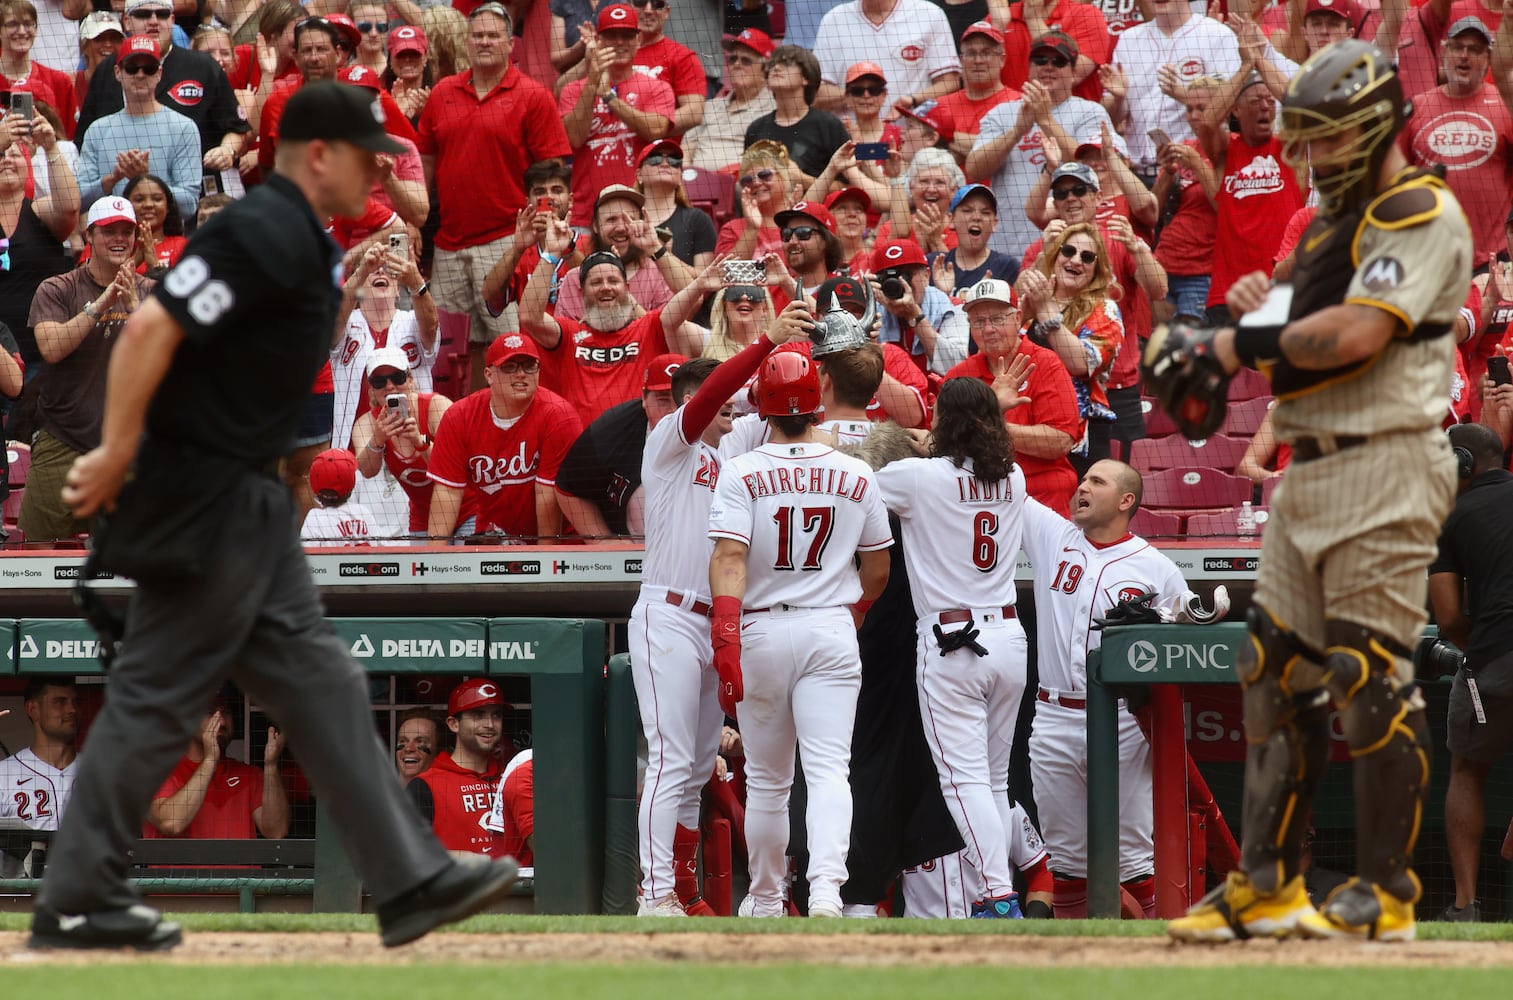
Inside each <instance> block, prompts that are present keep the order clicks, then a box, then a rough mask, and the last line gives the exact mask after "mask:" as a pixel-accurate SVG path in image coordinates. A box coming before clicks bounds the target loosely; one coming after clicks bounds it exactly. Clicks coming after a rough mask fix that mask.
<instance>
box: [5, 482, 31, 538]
mask: <svg viewBox="0 0 1513 1000" xmlns="http://www.w3.org/2000/svg"><path fill="white" fill-rule="evenodd" d="M24 493H26V487H25V486H12V487H11V492H10V496H8V497H6V498H5V504H4V507H3V508H0V510H3V511H4V514H3V516H0V522H3V523H4V524H5V527H6V528H7V529H9V528H11V527H12V526H13V525H15V523H16V522H17V521H18V520H19V519H20V517H21V497H22V495H23V494H24Z"/></svg>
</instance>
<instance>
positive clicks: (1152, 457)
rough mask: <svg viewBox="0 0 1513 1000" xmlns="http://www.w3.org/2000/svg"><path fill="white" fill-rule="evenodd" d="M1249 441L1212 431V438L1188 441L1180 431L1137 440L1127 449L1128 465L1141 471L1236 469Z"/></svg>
mask: <svg viewBox="0 0 1513 1000" xmlns="http://www.w3.org/2000/svg"><path fill="white" fill-rule="evenodd" d="M1249 446H1250V442H1249V441H1245V440H1242V439H1240V438H1232V437H1226V436H1225V435H1223V434H1215V435H1214V436H1213V437H1211V438H1205V439H1200V440H1197V441H1189V440H1188V439H1187V438H1184V437H1182V435H1180V434H1168V435H1167V436H1166V437H1162V438H1146V439H1145V440H1143V441H1136V442H1135V444H1134V446H1133V447H1132V448H1131V449H1130V465H1133V466H1134V467H1135V468H1136V469H1138V470H1140V472H1141V473H1147V472H1155V471H1157V470H1159V469H1178V468H1208V469H1222V470H1223V471H1225V472H1233V471H1235V466H1237V465H1239V464H1240V459H1242V458H1244V457H1245V449H1246V448H1248V447H1249Z"/></svg>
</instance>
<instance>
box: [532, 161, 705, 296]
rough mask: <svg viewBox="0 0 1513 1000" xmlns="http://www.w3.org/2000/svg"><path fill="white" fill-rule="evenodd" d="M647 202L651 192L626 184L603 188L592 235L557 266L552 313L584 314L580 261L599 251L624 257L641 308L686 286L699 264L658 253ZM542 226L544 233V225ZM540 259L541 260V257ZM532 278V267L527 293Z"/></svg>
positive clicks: (632, 292) (577, 244)
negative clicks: (555, 297) (554, 310)
mask: <svg viewBox="0 0 1513 1000" xmlns="http://www.w3.org/2000/svg"><path fill="white" fill-rule="evenodd" d="M648 148H650V147H648ZM569 199H571V195H569ZM645 206H646V196H645V195H643V194H642V193H641V192H640V191H637V190H636V189H635V188H630V187H626V186H625V185H624V184H611V185H610V186H609V187H607V188H605V189H604V190H602V191H600V192H599V196H598V198H597V199H596V200H595V202H594V218H593V222H592V224H591V225H590V227H589V233H588V235H587V236H585V237H582V238H580V239H579V240H578V241H577V242H576V243H575V244H573V245H572V246H571V247H570V248H569V251H568V253H567V254H565V255H563V256H562V260H561V261H560V263H557V264H553V265H552V269H553V271H554V273H556V274H557V275H558V279H557V281H558V285H557V288H558V292H559V295H558V297H557V303H556V306H557V308H556V312H555V313H554V314H553V315H559V316H566V317H567V318H568V319H576V320H581V319H582V318H583V283H582V281H580V280H579V277H578V264H581V263H582V262H583V258H584V257H586V256H588V255H589V254H591V253H595V252H596V251H599V250H607V251H609V252H610V253H613V254H614V255H615V256H616V257H619V258H620V259H621V260H622V261H624V262H625V275H626V278H627V280H628V281H629V284H630V296H631V298H633V299H635V300H636V302H637V303H639V304H640V306H641V308H642V309H648V310H649V309H660V308H662V307H663V306H665V305H667V302H668V300H669V299H671V298H672V296H673V293H674V292H675V291H677V290H678V289H682V288H686V287H687V286H688V283H689V282H690V281H692V280H693V279H694V278H695V277H696V276H697V275H698V271H697V270H696V269H692V268H689V267H688V266H687V265H685V264H684V263H683V262H682V261H681V260H679V259H678V258H677V256H676V255H675V254H673V253H672V252H671V251H669V252H666V253H661V252H659V251H661V250H662V241H661V238H660V237H658V236H657V234H656V229H655V228H654V227H653V226H652V225H651V223H650V222H648V221H647V219H646V212H645ZM566 217H567V216H566V215H563V216H562V218H566ZM542 231H543V234H544V233H545V226H544V225H543V230H542ZM544 246H545V244H544V242H543V247H544ZM536 263H538V264H539V263H540V260H539V258H538V260H537V261H536ZM533 266H534V265H533ZM529 280H530V273H529V272H528V273H527V274H526V278H525V281H522V282H521V289H522V294H524V288H525V282H526V281H529Z"/></svg>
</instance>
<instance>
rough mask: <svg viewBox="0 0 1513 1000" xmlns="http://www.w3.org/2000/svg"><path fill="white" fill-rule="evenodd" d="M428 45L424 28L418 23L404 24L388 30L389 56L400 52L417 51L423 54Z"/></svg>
mask: <svg viewBox="0 0 1513 1000" xmlns="http://www.w3.org/2000/svg"><path fill="white" fill-rule="evenodd" d="M429 47H430V44H429V43H428V42H427V41H426V33H425V29H423V28H422V27H420V25H418V24H406V25H404V26H402V27H398V28H395V29H394V30H393V31H391V32H389V55H391V56H397V55H399V54H400V53H401V52H419V53H420V54H421V55H425V54H426V49H428V48H429Z"/></svg>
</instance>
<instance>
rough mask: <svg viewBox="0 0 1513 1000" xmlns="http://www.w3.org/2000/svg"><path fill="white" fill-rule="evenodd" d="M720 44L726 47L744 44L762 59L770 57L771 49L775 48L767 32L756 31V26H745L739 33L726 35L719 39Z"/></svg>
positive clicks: (775, 45)
mask: <svg viewBox="0 0 1513 1000" xmlns="http://www.w3.org/2000/svg"><path fill="white" fill-rule="evenodd" d="M720 44H721V45H722V46H723V47H725V48H727V49H729V48H734V47H735V46H737V45H744V46H746V47H747V48H748V49H750V50H751V51H753V52H755V53H756V54H757V55H759V56H761V57H762V58H763V59H771V58H772V53H773V50H774V49H776V48H777V44H776V43H775V42H773V40H772V38H771V37H769V36H768V34H767V32H765V31H758V30H757V29H756V28H747V29H746V30H745V31H743V32H741V33H740V34H739V35H726V36H725V37H724V38H723V39H721V41H720Z"/></svg>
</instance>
